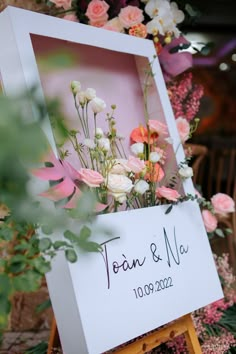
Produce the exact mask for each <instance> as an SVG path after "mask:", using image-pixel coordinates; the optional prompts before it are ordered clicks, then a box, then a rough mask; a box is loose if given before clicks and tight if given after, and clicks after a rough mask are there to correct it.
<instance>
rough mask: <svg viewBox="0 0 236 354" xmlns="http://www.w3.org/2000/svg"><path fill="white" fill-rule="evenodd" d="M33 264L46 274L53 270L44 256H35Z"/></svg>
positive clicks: (41, 272)
mask: <svg viewBox="0 0 236 354" xmlns="http://www.w3.org/2000/svg"><path fill="white" fill-rule="evenodd" d="M31 264H32V265H33V267H34V268H35V269H36V270H37V271H38V272H39V273H40V274H45V273H47V272H49V271H50V270H51V265H50V262H48V261H46V260H45V259H44V258H43V257H37V258H34V259H33V260H32V261H31Z"/></svg>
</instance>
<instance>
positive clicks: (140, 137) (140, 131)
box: [130, 125, 148, 143]
mask: <svg viewBox="0 0 236 354" xmlns="http://www.w3.org/2000/svg"><path fill="white" fill-rule="evenodd" d="M130 139H131V140H132V142H134V143H147V142H148V131H147V128H145V127H143V126H142V125H140V126H139V127H138V128H135V129H133V130H132V132H131V134H130Z"/></svg>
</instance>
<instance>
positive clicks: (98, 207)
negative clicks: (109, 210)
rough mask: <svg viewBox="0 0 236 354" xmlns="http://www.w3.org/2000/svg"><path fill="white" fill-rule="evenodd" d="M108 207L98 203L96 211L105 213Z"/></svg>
mask: <svg viewBox="0 0 236 354" xmlns="http://www.w3.org/2000/svg"><path fill="white" fill-rule="evenodd" d="M106 207H107V205H106V204H102V203H97V204H96V206H95V211H96V212H97V213H100V212H101V211H103V210H104V209H106Z"/></svg>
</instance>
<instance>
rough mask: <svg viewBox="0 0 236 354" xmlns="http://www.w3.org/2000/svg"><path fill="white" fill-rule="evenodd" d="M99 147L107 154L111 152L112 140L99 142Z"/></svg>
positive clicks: (102, 139)
mask: <svg viewBox="0 0 236 354" xmlns="http://www.w3.org/2000/svg"><path fill="white" fill-rule="evenodd" d="M98 146H99V147H100V148H101V149H102V150H103V151H105V152H108V151H109V150H110V140H109V139H107V138H101V139H99V140H98Z"/></svg>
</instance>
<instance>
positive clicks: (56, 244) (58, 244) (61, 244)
mask: <svg viewBox="0 0 236 354" xmlns="http://www.w3.org/2000/svg"><path fill="white" fill-rule="evenodd" d="M52 246H53V248H54V249H55V250H58V249H59V248H61V247H72V246H71V245H69V243H67V242H66V241H55V242H54V243H53V244H52Z"/></svg>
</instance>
